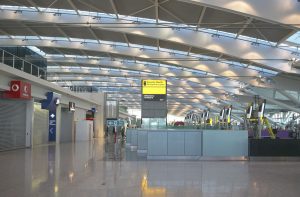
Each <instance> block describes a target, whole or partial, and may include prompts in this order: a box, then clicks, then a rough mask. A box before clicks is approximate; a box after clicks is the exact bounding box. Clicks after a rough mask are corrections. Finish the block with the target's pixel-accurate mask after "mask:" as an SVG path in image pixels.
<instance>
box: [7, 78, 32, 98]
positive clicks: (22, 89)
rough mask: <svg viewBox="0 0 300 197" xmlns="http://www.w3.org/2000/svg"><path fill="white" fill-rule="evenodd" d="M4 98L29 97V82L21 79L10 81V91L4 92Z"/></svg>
mask: <svg viewBox="0 0 300 197" xmlns="http://www.w3.org/2000/svg"><path fill="white" fill-rule="evenodd" d="M4 97H5V98H16V99H31V84H30V83H27V82H23V81H16V80H15V81H11V82H10V91H7V92H5V94H4Z"/></svg>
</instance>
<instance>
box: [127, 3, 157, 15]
mask: <svg viewBox="0 0 300 197" xmlns="http://www.w3.org/2000/svg"><path fill="white" fill-rule="evenodd" d="M152 7H154V5H150V6H148V7H145V8H143V9H140V10H137V11H135V12H132V13H130V14H128V15H129V16H134V15H136V14H138V13H141V12H144V11H146V10H148V9H150V8H152Z"/></svg>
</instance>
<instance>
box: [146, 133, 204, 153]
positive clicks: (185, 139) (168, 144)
mask: <svg viewBox="0 0 300 197" xmlns="http://www.w3.org/2000/svg"><path fill="white" fill-rule="evenodd" d="M201 135H202V134H201V131H200V130H156V131H153V130H151V131H148V154H147V158H148V159H199V158H200V157H201V138H202V136H201Z"/></svg>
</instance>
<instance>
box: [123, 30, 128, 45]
mask: <svg viewBox="0 0 300 197" xmlns="http://www.w3.org/2000/svg"><path fill="white" fill-rule="evenodd" d="M122 35H123V37H124V39H125V42H126V43H127V46H129V40H128V37H127V35H126V34H124V33H122Z"/></svg>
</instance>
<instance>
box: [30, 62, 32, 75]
mask: <svg viewBox="0 0 300 197" xmlns="http://www.w3.org/2000/svg"><path fill="white" fill-rule="evenodd" d="M30 74H31V75H32V64H30Z"/></svg>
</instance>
